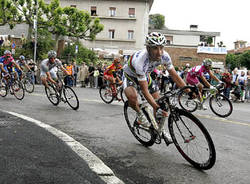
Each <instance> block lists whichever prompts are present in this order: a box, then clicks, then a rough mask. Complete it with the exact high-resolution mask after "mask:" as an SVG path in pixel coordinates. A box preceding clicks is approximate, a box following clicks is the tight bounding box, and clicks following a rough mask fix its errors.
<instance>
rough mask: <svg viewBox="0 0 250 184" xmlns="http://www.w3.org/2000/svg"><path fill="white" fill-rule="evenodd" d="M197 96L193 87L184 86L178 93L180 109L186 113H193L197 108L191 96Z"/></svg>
mask: <svg viewBox="0 0 250 184" xmlns="http://www.w3.org/2000/svg"><path fill="white" fill-rule="evenodd" d="M194 94H195V95H196V96H197V95H198V94H197V92H196V89H195V87H193V86H185V87H183V88H182V89H181V90H180V91H179V93H178V102H179V105H180V106H181V108H182V109H184V110H186V111H188V112H194V111H196V109H197V108H198V104H197V102H196V101H195V99H197V98H194V97H193V95H194Z"/></svg>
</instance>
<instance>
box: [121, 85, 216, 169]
mask: <svg viewBox="0 0 250 184" xmlns="http://www.w3.org/2000/svg"><path fill="white" fill-rule="evenodd" d="M137 91H138V92H139V94H140V95H139V96H140V97H141V102H140V109H141V110H142V112H143V113H144V115H145V117H146V118H147V121H148V123H150V127H149V128H145V127H143V126H141V125H139V124H138V123H137V117H136V111H135V110H134V109H132V108H131V107H130V106H129V103H128V101H126V102H125V104H124V116H125V120H126V122H127V125H128V127H129V130H130V131H131V133H132V134H133V135H134V137H135V138H136V139H137V140H138V141H139V142H140V143H141V144H142V145H144V146H145V147H149V146H152V145H153V144H154V143H156V144H160V143H161V136H160V132H159V126H160V124H158V123H157V121H156V119H155V118H154V116H153V112H152V111H151V110H150V109H149V104H148V103H147V101H146V100H145V98H144V96H143V95H142V94H141V92H140V90H139V89H138V90H137ZM176 96H177V92H176V91H172V92H171V91H169V92H167V93H165V94H164V95H163V96H162V97H161V98H160V99H158V101H157V102H158V103H159V105H160V106H161V108H162V109H164V110H165V111H168V112H169V118H168V129H169V133H170V135H171V138H172V140H173V143H174V145H175V147H176V148H177V150H178V151H179V153H180V154H181V155H182V156H183V157H184V158H185V159H186V160H187V161H188V162H189V163H190V164H192V165H193V166H194V167H195V168H198V169H202V170H207V169H211V168H212V167H213V166H214V164H215V161H216V151H215V147H214V143H213V140H212V138H211V136H210V135H209V133H208V131H207V129H206V128H205V126H204V125H203V124H202V123H201V121H200V120H199V119H198V118H196V117H195V116H194V115H192V114H191V113H190V112H187V111H185V110H183V109H180V108H178V107H177V100H176V99H177V97H176ZM162 120H163V121H162ZM160 123H165V122H164V119H161V120H160ZM162 138H163V140H164V141H165V143H166V145H167V146H168V145H169V141H168V140H167V138H166V137H165V136H164V134H163V136H162Z"/></svg>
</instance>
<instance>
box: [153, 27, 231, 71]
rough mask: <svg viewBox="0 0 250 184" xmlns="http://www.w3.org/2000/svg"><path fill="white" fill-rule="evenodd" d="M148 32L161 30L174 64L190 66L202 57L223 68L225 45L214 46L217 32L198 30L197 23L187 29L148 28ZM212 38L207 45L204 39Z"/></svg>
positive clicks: (199, 62)
mask: <svg viewBox="0 0 250 184" xmlns="http://www.w3.org/2000/svg"><path fill="white" fill-rule="evenodd" d="M149 31H150V32H153V31H157V32H161V33H163V34H164V35H165V36H166V39H167V43H168V45H167V47H166V51H167V52H168V53H169V55H170V56H171V58H172V61H173V63H174V65H175V66H185V65H186V64H187V63H189V64H190V66H195V65H199V64H201V62H202V60H203V59H204V58H211V59H212V60H213V61H214V68H224V64H225V58H226V54H227V51H226V48H225V47H215V45H216V37H217V36H220V33H219V32H204V31H199V30H198V25H190V29H189V30H172V29H168V28H164V29H161V30H155V29H150V30H149ZM208 37H210V38H212V44H210V45H207V43H206V42H205V40H206V39H207V38H208Z"/></svg>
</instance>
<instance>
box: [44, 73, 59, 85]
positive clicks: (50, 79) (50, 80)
mask: <svg viewBox="0 0 250 184" xmlns="http://www.w3.org/2000/svg"><path fill="white" fill-rule="evenodd" d="M46 75H47V80H48V81H49V82H51V83H53V84H57V82H56V81H54V80H53V79H52V78H51V75H50V72H46Z"/></svg>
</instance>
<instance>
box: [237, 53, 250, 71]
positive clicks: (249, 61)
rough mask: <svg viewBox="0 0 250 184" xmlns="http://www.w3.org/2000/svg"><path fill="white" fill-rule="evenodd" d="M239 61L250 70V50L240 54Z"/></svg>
mask: <svg viewBox="0 0 250 184" xmlns="http://www.w3.org/2000/svg"><path fill="white" fill-rule="evenodd" d="M239 62H240V64H241V66H245V67H246V68H247V69H248V70H249V69H250V50H248V51H245V52H243V53H242V54H240V56H239Z"/></svg>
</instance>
